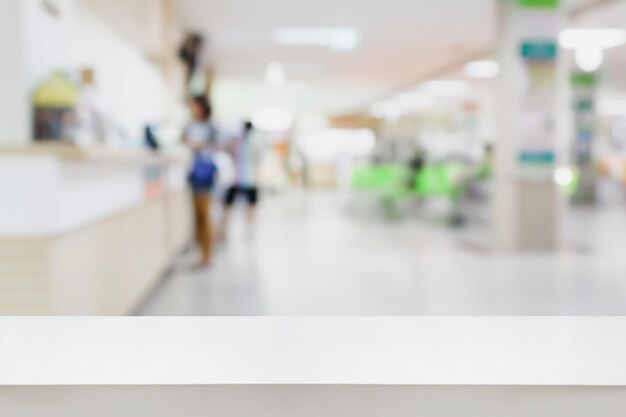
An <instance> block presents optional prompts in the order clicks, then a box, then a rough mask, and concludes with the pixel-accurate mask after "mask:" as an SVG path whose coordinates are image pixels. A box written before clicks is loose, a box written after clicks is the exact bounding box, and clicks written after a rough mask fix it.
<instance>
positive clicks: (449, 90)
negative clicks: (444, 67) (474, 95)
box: [422, 81, 471, 97]
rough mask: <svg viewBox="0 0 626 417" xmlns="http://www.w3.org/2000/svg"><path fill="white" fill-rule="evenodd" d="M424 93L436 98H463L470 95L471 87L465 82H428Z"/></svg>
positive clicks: (423, 89) (424, 86)
mask: <svg viewBox="0 0 626 417" xmlns="http://www.w3.org/2000/svg"><path fill="white" fill-rule="evenodd" d="M422 91H423V92H425V93H428V94H432V95H435V96H449V97H462V96H466V95H468V94H470V92H471V87H470V85H469V83H467V82H465V81H426V82H425V83H424V84H422Z"/></svg>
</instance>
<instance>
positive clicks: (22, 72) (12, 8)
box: [0, 0, 74, 145]
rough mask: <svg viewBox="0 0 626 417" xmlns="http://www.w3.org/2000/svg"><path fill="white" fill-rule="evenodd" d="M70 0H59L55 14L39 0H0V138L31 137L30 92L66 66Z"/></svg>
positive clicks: (11, 141)
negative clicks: (57, 12) (0, 60)
mask: <svg viewBox="0 0 626 417" xmlns="http://www.w3.org/2000/svg"><path fill="white" fill-rule="evenodd" d="M73 3H74V2H73V0H57V1H56V2H55V4H56V5H57V7H58V10H59V12H60V13H59V15H58V16H54V15H52V14H50V13H49V12H48V11H46V9H45V8H44V7H43V6H42V2H40V1H38V0H0V53H1V54H2V59H3V63H2V65H0V91H2V96H0V114H1V115H2V117H1V118H0V144H9V145H12V144H24V143H28V142H29V141H30V138H31V137H32V108H31V100H30V99H31V95H32V92H33V91H34V89H35V87H36V86H37V84H38V83H39V82H41V81H42V79H43V78H45V77H46V76H47V74H49V73H50V72H51V71H53V70H55V69H68V63H69V62H68V57H69V54H70V50H69V48H68V44H69V41H70V36H71V34H70V25H69V22H70V21H71V19H72V11H73Z"/></svg>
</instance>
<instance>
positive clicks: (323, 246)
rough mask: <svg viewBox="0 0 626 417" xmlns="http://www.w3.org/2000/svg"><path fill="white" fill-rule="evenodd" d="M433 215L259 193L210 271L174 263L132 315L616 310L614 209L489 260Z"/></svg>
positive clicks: (341, 199) (474, 241)
mask: <svg viewBox="0 0 626 417" xmlns="http://www.w3.org/2000/svg"><path fill="white" fill-rule="evenodd" d="M406 211H408V212H411V210H410V208H409V209H408V210H406ZM437 213H438V211H437V210H436V209H434V210H431V212H429V211H428V210H426V214H422V215H421V216H420V218H416V216H404V217H401V218H396V219H389V218H387V217H386V216H384V215H383V214H382V213H380V211H379V210H378V209H377V205H376V203H373V202H371V201H369V200H363V199H360V198H356V197H355V196H353V195H350V194H346V193H340V192H313V193H304V192H285V193H282V194H280V195H276V196H268V197H267V198H265V199H264V201H263V204H262V206H261V209H260V211H259V213H258V219H257V222H256V224H255V225H253V226H249V225H247V224H246V222H245V219H244V213H237V214H236V215H234V217H233V222H232V224H231V230H230V233H229V235H228V239H227V240H226V241H225V242H224V243H223V244H222V245H221V246H220V247H219V249H218V251H217V253H216V259H215V263H214V265H213V267H212V268H211V269H210V270H194V269H193V267H192V265H193V262H194V260H195V254H194V253H193V252H191V253H189V254H187V255H185V256H183V257H182V258H181V259H180V261H179V262H178V263H177V265H176V266H175V268H174V271H173V273H172V274H171V275H170V276H168V277H166V278H165V279H164V280H163V282H162V283H161V284H160V285H159V286H158V287H157V288H155V290H154V292H153V293H152V294H151V295H150V296H149V298H148V299H147V300H146V302H145V304H144V305H143V306H142V308H141V309H140V310H139V314H141V315H232V316H240V315H626V256H625V255H626V216H624V209H623V208H622V207H621V206H609V207H606V208H602V209H592V210H574V211H571V212H569V213H568V214H567V218H566V226H565V232H566V235H567V247H566V248H565V249H563V250H561V251H560V252H558V253H556V254H526V255H521V254H520V255H516V254H498V253H494V252H492V251H490V250H489V247H488V245H487V244H486V243H487V242H488V238H487V236H488V234H487V232H486V230H487V228H486V227H485V226H481V225H480V222H477V223H476V224H474V225H472V226H468V227H465V228H462V229H456V230H455V229H451V228H449V227H446V226H445V224H444V223H443V222H442V221H440V219H439V218H438V215H437ZM483 214H484V213H483ZM483 220H484V219H483Z"/></svg>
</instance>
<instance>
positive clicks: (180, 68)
mask: <svg viewBox="0 0 626 417" xmlns="http://www.w3.org/2000/svg"><path fill="white" fill-rule="evenodd" d="M625 22H626V2H623V1H611V0H471V1H468V0H438V1H421V0H412V1H408V0H388V1H384V2H382V1H374V0H333V1H328V0H319V1H315V2H314V1H293V0H291V1H290V0H264V1H252V0H230V1H219V0H132V1H124V0H106V1H105V0H0V54H1V56H2V63H1V64H0V92H1V94H0V315H53V316H54V315H71V316H74V315H79V316H80V315H106V316H126V315H148V316H189V315H191V316H196V315H201V316H205V315H206V316H231V315H232V316H241V315H253V316H254V315H269V316H276V315H280V316H292V315H408V316H412V315H486V316H498V315H624V314H626V256H625V253H626V24H625Z"/></svg>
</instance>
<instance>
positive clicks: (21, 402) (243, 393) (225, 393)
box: [0, 317, 626, 417]
mask: <svg viewBox="0 0 626 417" xmlns="http://www.w3.org/2000/svg"><path fill="white" fill-rule="evenodd" d="M625 330H626V319H624V318H452V317H451V318H169V319H164V318H129V319H114V318H99V319H85V318H82V319H81V318H75V319H50V318H48V319H46V318H43V319H39V318H38V319H30V320H29V319H0V403H2V404H3V405H4V406H5V407H8V408H7V410H11V411H12V413H9V414H7V415H10V416H11V417H22V416H28V417H38V416H44V415H54V416H56V415H64V416H69V417H73V416H79V415H86V414H89V415H91V416H98V417H99V416H105V415H116V416H122V417H126V416H128V417H131V416H133V417H142V416H151V417H155V416H156V417H161V416H163V417H165V416H168V415H181V416H190V417H199V416H202V415H207V414H208V415H221V416H237V417H239V416H241V417H244V416H251V415H255V416H268V417H269V416H272V417H283V416H285V417H286V416H293V415H298V416H365V417H369V416H383V415H401V416H420V415H429V416H439V417H441V416H446V417H447V416H450V417H452V416H458V415H463V416H470V417H474V416H476V417H478V416H481V417H482V416H485V417H492V416H493V417H495V416H551V417H560V416H569V417H580V416H592V415H603V416H623V413H624V411H623V410H624V409H626V359H625V355H624V352H626V331H625ZM50 407H52V408H50ZM45 412H49V413H50V414H45ZM55 413H56V414H55ZM81 413H82V414H81ZM107 413H109V414H107Z"/></svg>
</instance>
